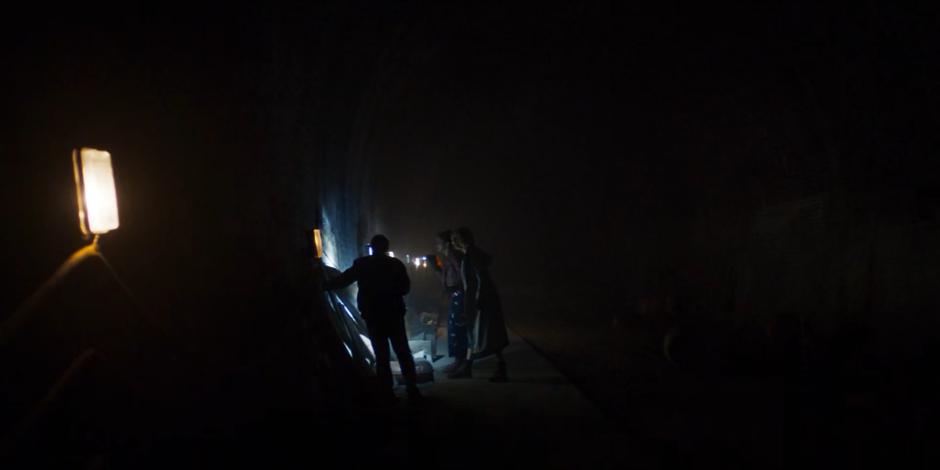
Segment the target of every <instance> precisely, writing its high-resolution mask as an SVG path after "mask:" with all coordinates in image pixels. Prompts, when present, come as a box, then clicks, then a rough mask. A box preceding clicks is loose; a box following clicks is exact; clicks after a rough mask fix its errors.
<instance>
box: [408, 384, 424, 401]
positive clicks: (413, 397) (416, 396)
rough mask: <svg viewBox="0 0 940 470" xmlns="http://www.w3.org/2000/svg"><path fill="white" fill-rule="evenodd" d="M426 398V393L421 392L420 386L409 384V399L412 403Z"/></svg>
mask: <svg viewBox="0 0 940 470" xmlns="http://www.w3.org/2000/svg"><path fill="white" fill-rule="evenodd" d="M423 398H424V395H422V394H421V391H420V390H418V386H417V385H414V384H411V385H408V401H409V402H412V403H418V402H420V401H421V399H423Z"/></svg>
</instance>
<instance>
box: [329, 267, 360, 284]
mask: <svg viewBox="0 0 940 470" xmlns="http://www.w3.org/2000/svg"><path fill="white" fill-rule="evenodd" d="M358 280H359V264H357V263H353V265H352V266H351V267H350V268H349V269H347V270H345V271H343V273H342V274H340V275H339V276H337V277H336V279H331V280H328V281H326V282H325V283H323V290H334V289H342V288H344V287H347V286H348V285H350V284H352V283H354V282H356V281H358Z"/></svg>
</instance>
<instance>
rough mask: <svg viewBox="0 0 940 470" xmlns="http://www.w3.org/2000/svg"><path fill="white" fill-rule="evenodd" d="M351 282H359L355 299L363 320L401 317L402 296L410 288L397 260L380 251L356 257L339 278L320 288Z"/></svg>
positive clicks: (403, 306) (338, 287) (402, 265)
mask: <svg viewBox="0 0 940 470" xmlns="http://www.w3.org/2000/svg"><path fill="white" fill-rule="evenodd" d="M353 282H358V283H359V294H358V296H357V297H356V302H357V303H358V304H359V311H360V312H361V313H362V317H363V318H365V319H366V320H367V321H368V320H380V319H383V318H401V316H403V315H404V314H405V301H404V299H402V296H404V295H406V294H408V291H409V290H410V289H411V280H410V279H408V271H407V270H406V269H405V265H404V263H402V262H401V261H399V260H397V259H395V258H392V257H391V256H387V255H384V254H375V255H372V256H365V257H362V258H359V259H357V260H356V261H354V262H353V265H352V267H351V268H349V269H347V270H346V271H343V273H342V274H340V275H339V277H337V278H336V279H332V280H330V281H327V282H326V284H324V288H325V289H326V290H332V289H341V288H343V287H346V286H348V285H350V284H352V283H353Z"/></svg>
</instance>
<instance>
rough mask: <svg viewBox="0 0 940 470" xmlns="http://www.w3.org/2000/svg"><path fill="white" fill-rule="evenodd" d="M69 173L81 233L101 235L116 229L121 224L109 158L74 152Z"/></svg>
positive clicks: (99, 152) (100, 152) (102, 154)
mask: <svg viewBox="0 0 940 470" xmlns="http://www.w3.org/2000/svg"><path fill="white" fill-rule="evenodd" d="M72 169H73V171H74V173H75V189H76V193H77V195H78V220H79V224H80V226H81V229H82V233H84V234H85V235H89V234H95V235H100V234H103V233H107V232H109V231H111V230H114V229H116V228H118V226H119V225H120V221H119V220H118V207H117V191H116V190H115V189H114V173H113V171H112V170H111V154H110V153H108V152H105V151H103V150H95V149H90V148H82V149H76V150H73V151H72Z"/></svg>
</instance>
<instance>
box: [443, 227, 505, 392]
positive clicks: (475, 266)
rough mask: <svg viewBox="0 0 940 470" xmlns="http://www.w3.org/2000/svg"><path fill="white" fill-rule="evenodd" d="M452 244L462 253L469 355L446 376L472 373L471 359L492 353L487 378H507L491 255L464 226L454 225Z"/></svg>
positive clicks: (467, 375) (501, 379)
mask: <svg viewBox="0 0 940 470" xmlns="http://www.w3.org/2000/svg"><path fill="white" fill-rule="evenodd" d="M452 242H453V245H454V248H456V249H457V250H458V251H460V252H462V253H463V254H464V256H463V260H462V261H461V263H460V271H461V278H462V280H463V286H464V315H463V318H462V321H464V322H466V324H467V325H469V326H470V333H471V334H470V338H471V339H470V357H469V358H468V359H467V360H466V361H465V362H464V363H463V364H462V366H461V367H459V368H458V369H457V370H455V371H454V372H452V373H451V374H450V375H449V376H448V377H450V378H465V377H471V376H472V368H473V361H474V359H480V358H483V357H486V356H490V355H495V356H496V359H497V361H498V362H497V369H496V373H495V374H494V375H493V377H491V378H490V381H491V382H505V381H506V380H507V373H506V361H505V360H504V358H503V349H505V348H506V346H508V345H509V334H508V333H507V331H506V323H505V321H504V320H503V306H502V302H500V299H499V293H498V292H497V291H496V285H495V284H494V283H493V279H492V278H491V277H490V272H489V268H490V265H491V264H492V257H491V256H490V255H488V254H486V253H485V252H484V251H483V250H481V249H480V248H479V247H477V246H476V243H475V240H474V237H473V232H471V231H470V229H468V228H466V227H461V228H459V229H457V230H456V231H455V232H454V234H453V239H452Z"/></svg>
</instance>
